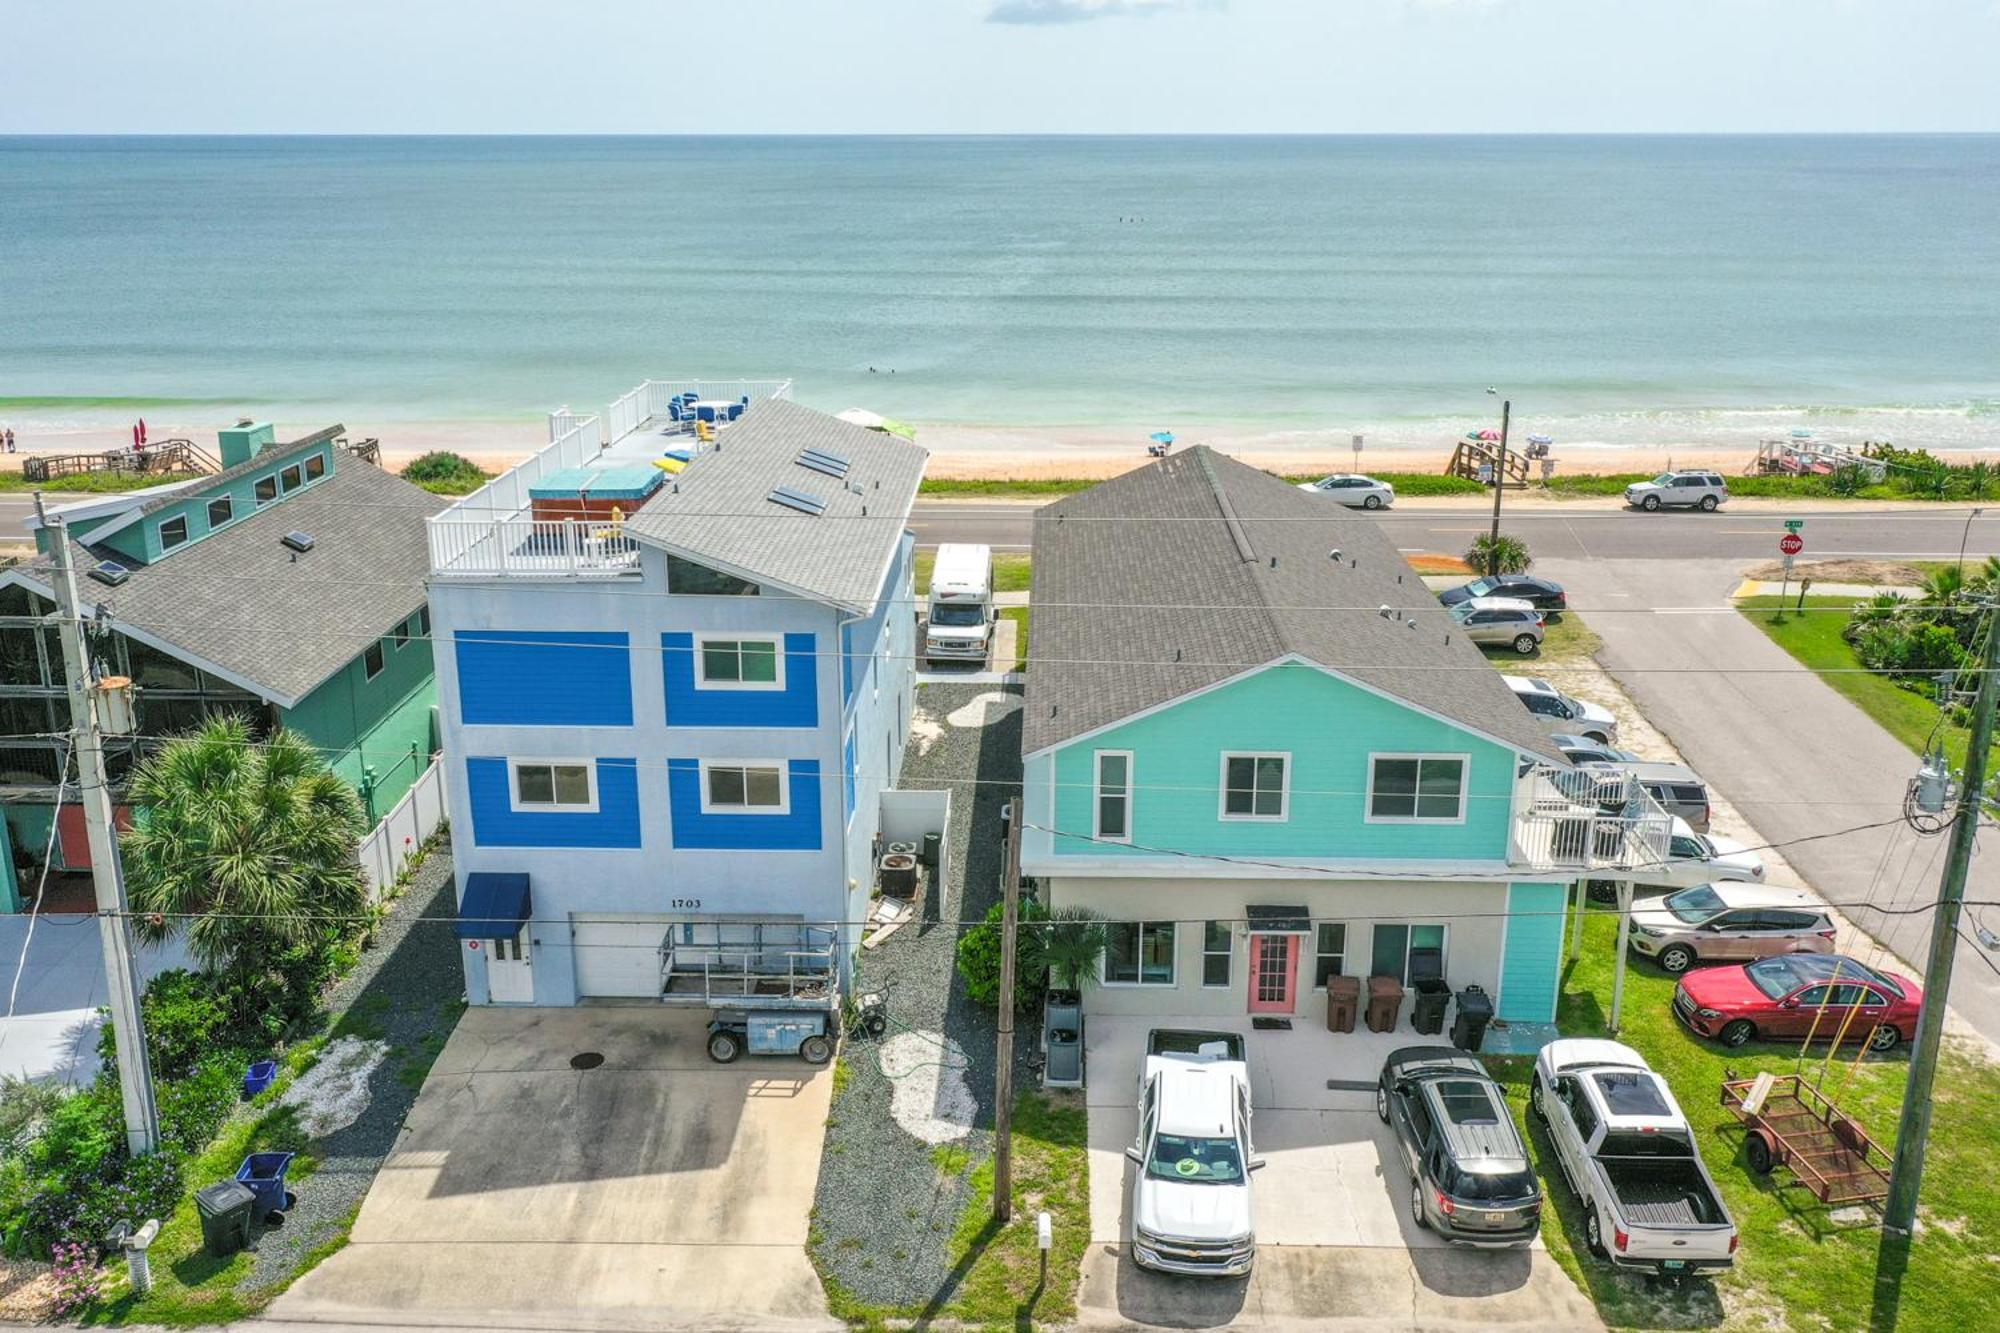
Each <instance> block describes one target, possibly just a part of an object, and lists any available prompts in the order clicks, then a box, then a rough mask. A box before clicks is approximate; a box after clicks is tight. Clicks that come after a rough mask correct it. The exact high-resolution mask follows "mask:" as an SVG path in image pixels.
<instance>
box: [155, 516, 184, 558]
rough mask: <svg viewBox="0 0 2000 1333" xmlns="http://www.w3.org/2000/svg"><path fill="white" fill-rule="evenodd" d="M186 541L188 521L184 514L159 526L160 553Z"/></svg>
mask: <svg viewBox="0 0 2000 1333" xmlns="http://www.w3.org/2000/svg"><path fill="white" fill-rule="evenodd" d="M187 539H188V521H187V515H186V514H177V515H175V516H174V517H173V518H170V519H168V520H167V521H166V522H164V523H162V524H160V549H161V550H162V551H171V550H173V549H174V548H175V547H176V546H179V545H180V544H181V543H183V542H185V541H186V540H187Z"/></svg>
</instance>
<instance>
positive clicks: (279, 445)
mask: <svg viewBox="0 0 2000 1333" xmlns="http://www.w3.org/2000/svg"><path fill="white" fill-rule="evenodd" d="M346 433H347V427H345V426H338V425H335V426H328V427H326V428H325V429H324V430H316V431H314V432H313V433H312V434H310V435H301V436H300V437H299V438H298V439H296V440H277V441H274V442H272V443H270V444H267V445H265V446H264V447H263V448H262V449H259V450H258V451H257V452H256V453H254V454H252V455H250V457H248V458H246V459H244V460H243V461H242V462H241V463H238V464H236V465H235V466H234V467H226V468H224V469H222V471H220V472H211V473H210V474H209V475H207V476H205V477H197V478H195V481H194V484H193V485H191V486H184V487H181V488H179V489H177V490H175V491H173V492H171V493H169V494H167V495H162V496H159V497H158V498H156V499H152V500H148V501H146V503H144V504H142V505H140V506H139V508H138V510H137V511H136V512H138V513H140V514H153V513H157V512H159V511H160V510H162V509H165V508H166V507H167V506H168V505H171V504H179V503H180V502H181V501H182V500H189V499H193V498H194V497H195V496H197V495H202V494H205V493H206V492H208V491H211V490H215V489H217V488H218V487H219V486H221V485H222V484H223V483H224V482H231V481H235V480H236V479H237V478H238V477H242V476H247V475H248V474H250V473H252V472H257V471H260V470H262V469H264V468H267V467H269V466H271V462H272V459H273V458H274V457H275V456H277V455H279V454H286V453H291V452H292V451H294V450H297V449H303V448H305V447H306V446H307V445H309V444H323V443H325V442H326V441H328V440H332V439H337V438H339V437H340V436H342V435H345V434H346Z"/></svg>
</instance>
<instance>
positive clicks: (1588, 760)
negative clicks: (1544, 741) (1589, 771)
mask: <svg viewBox="0 0 2000 1333" xmlns="http://www.w3.org/2000/svg"><path fill="white" fill-rule="evenodd" d="M1549 739H1550V740H1552V741H1554V742H1555V743H1556V748H1557V749H1558V750H1561V751H1562V754H1563V758H1565V759H1567V760H1569V761H1570V762H1571V763H1572V764H1636V763H1639V762H1641V761H1640V759H1639V756H1638V755H1636V754H1633V753H1632V752H1631V751H1630V750H1621V749H1619V748H1618V747H1617V746H1615V745H1606V744H1604V743H1603V742H1602V741H1594V740H1592V739H1590V737H1588V736H1573V735H1570V734H1569V733H1568V732H1562V731H1559V732H1557V733H1555V734H1554V735H1553V736H1550V737H1549Z"/></svg>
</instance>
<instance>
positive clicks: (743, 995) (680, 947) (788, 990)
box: [660, 923, 839, 1009]
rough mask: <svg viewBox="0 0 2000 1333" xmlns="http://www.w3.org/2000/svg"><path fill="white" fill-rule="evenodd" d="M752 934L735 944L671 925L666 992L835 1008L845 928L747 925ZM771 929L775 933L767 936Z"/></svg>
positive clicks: (663, 958)
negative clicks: (692, 937)
mask: <svg viewBox="0 0 2000 1333" xmlns="http://www.w3.org/2000/svg"><path fill="white" fill-rule="evenodd" d="M746 928H747V929H748V930H749V931H750V932H751V936H752V938H751V939H750V940H748V941H741V942H737V941H732V942H730V943H726V944H724V943H709V942H698V943H683V942H681V941H679V940H676V939H675V938H674V930H673V928H672V927H669V928H668V930H667V934H666V938H665V939H664V940H662V941H661V943H660V995H661V997H662V998H663V999H666V1000H669V1001H672V1000H676V999H678V1000H681V1001H683V1002H687V1001H692V1000H693V999H694V998H695V997H697V996H698V997H700V1000H701V1002H702V1003H704V1004H708V1005H711V1006H716V1005H721V1006H730V1007H735V1008H746V1009H756V1008H830V1007H832V1005H833V1003H834V1001H835V999H836V998H837V995H838V988H837V985H836V979H835V968H836V958H835V952H836V946H837V945H838V943H839V932H838V931H835V930H833V929H832V928H830V927H822V926H799V925H795V924H783V925H773V926H768V927H767V926H766V925H764V924H761V923H759V924H755V925H751V926H749V927H746ZM767 929H769V930H771V931H773V932H774V935H775V937H774V938H770V939H766V938H765V932H766V930H767Z"/></svg>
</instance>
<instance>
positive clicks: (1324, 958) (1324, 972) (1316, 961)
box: [1313, 921, 1347, 990]
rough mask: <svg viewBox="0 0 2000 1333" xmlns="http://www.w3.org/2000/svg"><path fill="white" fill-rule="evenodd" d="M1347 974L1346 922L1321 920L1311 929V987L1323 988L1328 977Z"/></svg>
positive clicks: (1315, 988)
mask: <svg viewBox="0 0 2000 1333" xmlns="http://www.w3.org/2000/svg"><path fill="white" fill-rule="evenodd" d="M1346 974H1347V924H1346V923H1345V922H1342V921H1322V922H1320V923H1318V925H1317V926H1315V927H1314V929H1313V989H1314V990H1325V989H1326V979H1327V978H1328V977H1339V976H1345V975H1346Z"/></svg>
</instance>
